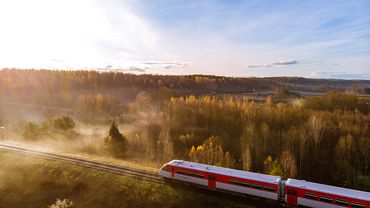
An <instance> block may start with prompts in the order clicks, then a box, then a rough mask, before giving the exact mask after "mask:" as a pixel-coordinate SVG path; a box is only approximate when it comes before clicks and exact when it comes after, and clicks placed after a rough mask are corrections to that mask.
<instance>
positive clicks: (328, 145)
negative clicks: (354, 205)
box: [0, 69, 370, 191]
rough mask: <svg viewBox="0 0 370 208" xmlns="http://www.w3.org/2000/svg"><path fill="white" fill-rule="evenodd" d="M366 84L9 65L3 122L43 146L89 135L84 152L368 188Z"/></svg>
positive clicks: (369, 101)
mask: <svg viewBox="0 0 370 208" xmlns="http://www.w3.org/2000/svg"><path fill="white" fill-rule="evenodd" d="M368 87H369V81H366V80H356V81H351V80H319V79H305V78H294V77H292V78H289V77H277V78H238V77H235V78H232V77H217V76H203V75H189V76H163V75H134V74H124V73H119V72H97V71H47V70H14V69H6V70H2V71H0V93H1V94H0V102H1V105H0V107H1V109H0V126H5V127H6V128H7V135H8V136H9V135H14V138H17V136H18V137H19V140H24V141H27V142H31V143H32V142H34V143H37V144H40V145H41V144H42V141H44V140H53V138H58V141H59V140H61V141H64V142H65V143H66V144H76V143H78V144H81V141H86V139H87V138H89V139H90V140H89V142H88V146H87V147H84V148H81V149H80V150H81V151H85V152H88V153H90V154H108V155H111V156H113V157H116V158H119V159H122V160H128V159H136V160H146V161H151V162H152V163H153V164H157V165H158V166H160V165H161V164H163V163H165V162H168V161H169V160H172V159H184V160H191V161H196V162H201V163H207V164H211V165H218V166H224V167H230V168H236V169H241V170H246V171H253V172H259V173H267V174H272V175H280V176H282V177H283V178H288V177H292V178H298V179H304V180H309V181H315V182H321V183H325V184H332V185H337V186H342V187H350V188H355V189H360V190H365V191H370V128H369V127H370V115H369V113H370V111H369V110H370V97H369V96H368V95H367V94H368V93H369V88H368ZM302 90H303V91H311V92H316V93H320V94H316V95H315V96H303V95H301V94H300V93H299V92H300V91H302ZM248 93H254V95H257V96H259V99H258V100H255V99H254V98H253V99H252V98H251V97H249V96H248V95H249V94H248ZM20 109H22V110H21V113H18V114H17V112H20ZM25 109H28V110H29V111H37V112H38V113H33V114H32V115H33V116H27V113H26V112H27V111H28V110H25ZM30 114H31V113H30ZM34 115H37V116H34ZM86 129H90V130H91V132H92V133H90V134H89V135H87V133H86V132H87V130H86ZM101 129H102V130H101ZM92 137H93V139H91V138H92ZM3 138H4V136H3Z"/></svg>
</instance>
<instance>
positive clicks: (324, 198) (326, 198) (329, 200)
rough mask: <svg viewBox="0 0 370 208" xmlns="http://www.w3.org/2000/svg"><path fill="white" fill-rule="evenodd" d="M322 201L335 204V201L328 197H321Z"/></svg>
mask: <svg viewBox="0 0 370 208" xmlns="http://www.w3.org/2000/svg"><path fill="white" fill-rule="evenodd" d="M320 201H322V202H326V203H333V199H332V198H330V197H326V196H320Z"/></svg>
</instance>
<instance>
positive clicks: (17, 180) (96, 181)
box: [0, 152, 251, 208]
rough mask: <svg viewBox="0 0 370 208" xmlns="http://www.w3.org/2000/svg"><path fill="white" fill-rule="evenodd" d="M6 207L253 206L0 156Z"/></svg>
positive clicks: (51, 163)
mask: <svg viewBox="0 0 370 208" xmlns="http://www.w3.org/2000/svg"><path fill="white" fill-rule="evenodd" d="M0 165H1V166H0V196H1V197H0V207H37V208H42V207H47V205H49V204H52V203H53V202H54V201H55V200H56V198H61V199H64V198H69V199H71V200H72V201H73V202H74V203H75V205H76V207H251V206H246V205H242V202H243V201H244V202H245V200H238V199H237V198H236V197H227V198H225V199H221V197H220V194H210V193H209V192H205V191H199V190H197V189H194V188H190V190H189V188H188V187H185V186H182V185H180V186H179V185H176V186H173V185H166V184H155V183H151V182H146V181H141V180H137V179H133V178H130V177H126V176H120V175H115V174H111V173H106V172H102V171H97V170H93V169H89V168H85V167H79V166H76V165H71V164H67V163H63V162H56V161H51V160H46V159H40V158H37V157H25V156H24V155H18V154H14V153H10V152H0Z"/></svg>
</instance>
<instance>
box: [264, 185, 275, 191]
mask: <svg viewBox="0 0 370 208" xmlns="http://www.w3.org/2000/svg"><path fill="white" fill-rule="evenodd" d="M263 188H264V189H265V190H266V191H270V192H275V188H274V187H272V186H265V187H263Z"/></svg>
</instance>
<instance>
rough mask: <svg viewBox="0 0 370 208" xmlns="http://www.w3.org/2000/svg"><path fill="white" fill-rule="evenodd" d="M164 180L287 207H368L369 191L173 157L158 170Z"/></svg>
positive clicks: (369, 200) (369, 204)
mask: <svg viewBox="0 0 370 208" xmlns="http://www.w3.org/2000/svg"><path fill="white" fill-rule="evenodd" d="M159 175H160V176H162V177H163V178H166V179H173V180H179V181H184V182H187V183H190V184H194V185H198V186H203V187H208V189H211V190H220V191H227V192H233V193H237V194H245V195H251V196H258V197H261V198H265V199H268V200H273V201H276V202H279V203H284V204H285V205H288V206H290V207H297V206H303V207H314V208H316V207H318V208H321V207H322V208H343V207H350V208H370V193H369V192H364V191H357V190H352V189H346V188H340V187H335V186H329V185H324V184H319V183H312V182H308V181H303V180H296V179H290V178H289V179H288V180H286V181H285V180H282V179H281V177H280V176H271V175H266V174H259V173H253V172H246V171H241V170H235V169H229V168H222V167H217V166H211V165H205V164H200V163H194V162H188V161H183V160H173V161H171V162H169V163H167V164H165V165H163V166H162V168H161V169H160V171H159Z"/></svg>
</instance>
